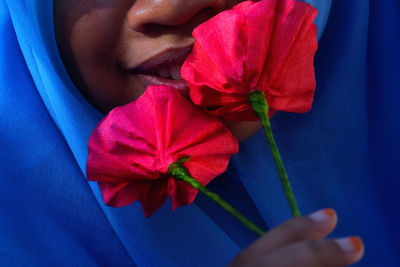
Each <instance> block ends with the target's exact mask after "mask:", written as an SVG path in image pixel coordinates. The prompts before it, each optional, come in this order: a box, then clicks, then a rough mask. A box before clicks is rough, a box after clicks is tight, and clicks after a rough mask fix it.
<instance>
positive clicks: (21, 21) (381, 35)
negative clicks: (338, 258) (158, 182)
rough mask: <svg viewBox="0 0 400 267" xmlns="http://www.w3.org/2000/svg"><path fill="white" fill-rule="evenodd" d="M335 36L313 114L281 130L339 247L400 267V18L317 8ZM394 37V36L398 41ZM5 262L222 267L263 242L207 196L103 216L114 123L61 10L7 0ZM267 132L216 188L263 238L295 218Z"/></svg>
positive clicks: (295, 177) (389, 10) (374, 4)
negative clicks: (61, 21) (80, 75)
mask: <svg viewBox="0 0 400 267" xmlns="http://www.w3.org/2000/svg"><path fill="white" fill-rule="evenodd" d="M309 2H312V3H313V4H314V5H315V6H316V7H317V8H318V9H319V11H320V14H319V16H318V17H317V20H316V23H317V24H318V27H319V36H321V34H322V32H323V28H324V27H325V24H326V21H327V18H328V15H329V20H328V23H327V24H326V29H325V32H324V34H323V35H322V39H321V40H320V49H319V51H318V53H317V56H316V73H317V83H318V85H317V91H316V95H315V102H314V106H313V109H312V111H311V112H309V113H307V114H305V115H299V114H284V113H280V114H277V115H276V116H274V117H273V119H272V127H273V128H274V132H275V136H276V139H277V142H278V145H279V147H280V150H281V153H282V155H283V158H284V161H285V164H286V166H287V169H288V173H289V177H290V179H291V182H292V185H293V188H294V192H295V195H296V197H297V199H298V202H299V206H300V208H301V211H302V212H303V213H308V212H311V211H314V210H316V209H319V208H323V207H333V208H335V209H336V210H337V212H338V215H339V224H338V227H337V229H336V230H335V232H334V233H333V234H334V235H335V236H346V235H349V234H359V235H360V236H362V237H363V240H364V241H365V246H366V255H365V258H364V260H362V261H361V263H359V265H358V266H399V265H400V260H399V258H398V256H397V255H396V251H399V249H400V245H399V244H398V242H396V240H398V239H399V237H400V236H399V232H398V231H397V226H398V224H399V219H398V217H396V216H398V215H397V209H398V207H397V205H398V203H400V196H399V194H396V193H397V188H398V187H399V186H400V181H399V180H398V179H396V178H399V174H398V168H397V164H398V162H399V160H400V153H399V151H400V149H399V143H398V142H396V141H397V139H398V138H399V137H400V120H399V109H400V108H399V107H398V106H397V105H396V103H395V100H396V99H399V98H398V96H399V92H400V90H399V89H400V88H399V85H400V77H399V75H398V74H397V73H398V71H399V67H398V62H399V59H400V53H399V51H398V48H397V47H399V45H400V36H399V33H400V31H399V26H400V23H399V20H400V14H399V13H400V9H399V3H398V2H396V1H393V2H390V1H383V0H380V1H374V0H371V1H367V0H353V1H346V0H335V1H333V3H332V7H331V1H328V0H314V1H309ZM388 29H389V30H388ZM0 33H1V36H2V37H1V38H2V39H1V42H0V111H1V116H0V147H1V152H2V153H0V167H1V172H0V173H1V174H0V177H1V179H0V263H1V264H4V265H10V266H18V265H21V266H29V265H31V266H70V265H82V266H98V265H113V266H135V265H138V266H223V265H225V264H226V263H228V262H229V261H230V260H231V259H232V258H233V257H234V255H235V254H236V253H237V252H238V251H239V250H240V249H241V248H243V247H244V246H246V245H247V244H248V243H250V242H252V241H253V240H254V239H255V237H254V235H252V233H250V232H246V230H245V229H243V228H242V227H241V226H240V225H239V224H238V223H236V222H235V221H234V219H232V218H230V217H229V216H227V215H226V214H224V213H222V212H221V211H220V210H219V209H217V208H216V207H215V206H213V205H214V204H213V203H210V202H207V201H206V200H205V199H204V198H202V197H199V198H197V199H196V202H195V204H193V205H190V206H187V207H183V208H179V209H177V210H176V211H175V212H171V211H170V207H171V205H170V202H169V201H167V203H166V204H165V205H164V206H163V207H162V208H161V209H160V210H159V211H157V212H156V213H155V214H154V215H153V216H152V217H151V218H145V217H144V216H143V213H142V211H141V208H140V204H139V203H134V204H132V205H130V206H127V207H123V208H119V209H114V208H110V207H107V206H105V205H104V204H103V201H102V199H101V195H100V193H99V190H98V187H97V184H96V183H88V182H87V181H86V179H85V176H84V168H85V163H86V157H87V151H86V147H87V140H88V137H89V135H90V133H91V131H92V129H93V128H94V126H95V125H96V124H97V122H98V121H99V120H100V119H101V117H102V115H101V114H100V113H99V112H97V111H96V110H95V109H94V108H93V107H92V106H90V105H89V104H88V103H87V102H86V101H85V100H84V99H83V97H82V96H81V95H80V94H79V92H78V91H77V89H76V88H75V87H74V86H73V84H72V82H71V81H70V79H69V77H68V75H67V73H66V71H65V69H64V67H63V65H62V62H61V60H60V57H59V55H58V51H57V48H56V43H55V39H54V33H53V21H52V3H51V1H50V0H0ZM275 173H276V172H275V170H274V167H273V165H272V159H271V156H270V154H269V152H268V146H267V144H266V142H265V139H264V137H263V135H262V132H259V133H258V134H256V135H255V136H254V137H252V138H251V139H249V140H248V141H246V142H245V143H243V144H241V147H240V153H239V154H238V155H236V156H235V157H234V158H233V160H232V164H231V165H230V167H229V169H228V172H227V173H226V174H224V175H223V176H221V177H219V178H218V179H216V180H214V181H213V182H212V183H211V184H210V188H212V189H213V190H215V191H217V192H219V193H220V194H221V195H224V197H225V198H227V200H228V201H229V202H232V203H234V204H235V205H237V206H238V207H239V209H241V210H243V212H245V213H246V215H248V216H249V217H251V218H252V219H253V220H255V221H257V222H258V223H259V224H260V225H263V227H264V228H267V227H268V226H269V227H274V226H276V225H277V224H279V223H280V222H282V221H283V220H286V219H288V218H289V217H290V211H289V208H288V207H287V204H286V200H285V199H284V194H283V192H282V189H281V186H280V184H279V180H278V179H277V177H276V175H275Z"/></svg>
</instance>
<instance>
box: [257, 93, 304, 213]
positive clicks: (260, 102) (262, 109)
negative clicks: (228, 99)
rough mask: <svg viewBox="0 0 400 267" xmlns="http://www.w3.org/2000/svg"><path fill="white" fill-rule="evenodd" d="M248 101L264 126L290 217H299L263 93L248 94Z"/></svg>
mask: <svg viewBox="0 0 400 267" xmlns="http://www.w3.org/2000/svg"><path fill="white" fill-rule="evenodd" d="M249 100H250V103H251V106H252V108H253V110H254V112H255V113H256V114H257V115H258V117H259V118H260V120H261V122H262V125H263V126H264V132H265V136H266V137H267V139H268V143H269V145H270V148H271V152H272V157H273V158H274V162H275V167H276V169H277V170H278V174H279V178H280V179H281V183H282V186H283V189H284V190H285V194H286V198H287V200H288V202H289V206H290V209H291V211H292V216H293V217H296V216H300V211H299V208H298V207H297V203H296V199H295V198H294V195H293V191H292V188H291V186H290V182H289V179H288V175H287V173H286V170H285V166H284V165H283V162H282V159H281V156H280V154H279V150H278V146H277V145H276V142H275V139H274V136H273V134H272V129H271V124H270V122H269V117H268V109H269V106H268V103H267V100H266V98H265V95H264V92H262V91H254V92H252V93H250V94H249Z"/></svg>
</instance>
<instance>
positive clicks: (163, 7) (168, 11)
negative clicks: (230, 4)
mask: <svg viewBox="0 0 400 267" xmlns="http://www.w3.org/2000/svg"><path fill="white" fill-rule="evenodd" d="M149 2H150V3H149ZM149 2H141V1H138V2H135V4H133V5H132V6H131V8H130V10H129V12H128V18H127V19H128V23H129V25H130V27H131V28H132V29H133V30H135V31H138V32H143V33H148V32H154V30H157V29H158V28H159V27H160V25H165V26H178V25H181V26H182V25H186V24H188V25H190V26H192V27H193V28H194V25H195V24H197V25H198V24H200V23H201V22H203V21H205V20H207V19H209V18H210V17H212V16H213V15H215V14H217V13H218V12H220V11H222V10H224V9H225V8H226V7H227V0H157V1H149ZM197 25H196V26H197ZM164 29H169V28H164Z"/></svg>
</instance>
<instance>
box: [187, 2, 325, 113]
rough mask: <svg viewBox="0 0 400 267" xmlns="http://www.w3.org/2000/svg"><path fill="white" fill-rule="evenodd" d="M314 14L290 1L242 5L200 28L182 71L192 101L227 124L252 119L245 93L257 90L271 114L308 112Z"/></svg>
mask: <svg viewBox="0 0 400 267" xmlns="http://www.w3.org/2000/svg"><path fill="white" fill-rule="evenodd" d="M316 14H317V10H316V9H315V8H313V7H312V6H310V5H309V4H307V3H303V2H299V1H295V0H263V1H259V2H251V1H246V2H242V3H240V4H239V5H237V6H235V7H234V8H233V9H232V10H227V11H224V12H222V13H220V14H218V15H217V16H215V17H213V18H211V19H210V20H209V21H207V22H205V23H203V24H201V25H200V26H199V27H197V28H196V29H195V30H194V32H193V36H194V37H195V39H196V43H195V45H194V48H193V51H192V53H191V54H190V55H189V57H188V58H187V60H186V62H185V63H184V65H183V68H182V77H183V79H185V80H186V81H187V82H188V83H189V86H190V89H191V92H190V96H191V98H192V101H193V102H194V103H195V104H197V105H200V106H201V107H206V108H208V110H210V112H211V113H213V114H215V115H218V116H222V117H225V118H229V119H231V120H235V121H239V120H257V119H258V118H257V117H256V116H255V114H254V112H253V110H252V108H251V106H250V103H249V100H248V95H249V93H251V92H252V91H254V90H261V91H263V92H264V93H265V96H266V98H267V102H268V104H269V106H270V115H271V114H272V113H273V112H274V111H276V110H281V111H288V112H307V111H308V110H309V109H310V108H311V104H312V101H313V95H314V91H315V86H316V83H315V77H314V76H315V75H314V66H313V61H314V54H315V52H316V50H317V28H316V26H315V25H314V24H313V20H314V18H315V16H316Z"/></svg>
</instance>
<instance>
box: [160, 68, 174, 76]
mask: <svg viewBox="0 0 400 267" xmlns="http://www.w3.org/2000/svg"><path fill="white" fill-rule="evenodd" d="M157 73H158V75H160V76H161V77H163V78H170V77H171V76H170V74H169V70H168V68H160V69H158V70H157Z"/></svg>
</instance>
